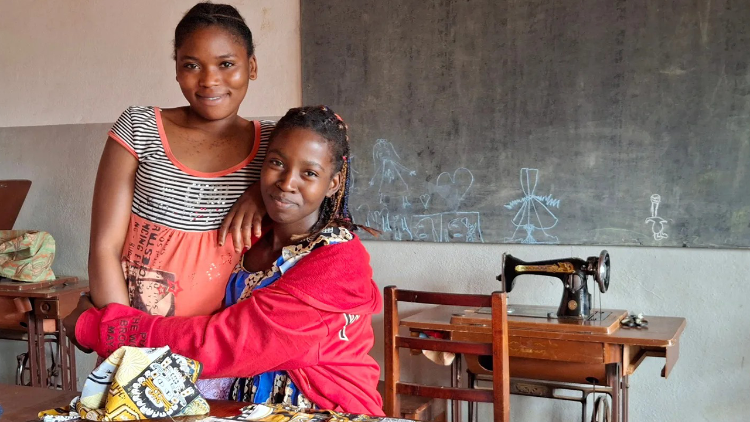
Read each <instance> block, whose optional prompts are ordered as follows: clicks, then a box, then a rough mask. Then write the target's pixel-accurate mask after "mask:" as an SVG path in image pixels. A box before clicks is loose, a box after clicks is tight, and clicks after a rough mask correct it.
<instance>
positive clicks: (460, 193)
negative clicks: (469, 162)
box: [427, 167, 474, 211]
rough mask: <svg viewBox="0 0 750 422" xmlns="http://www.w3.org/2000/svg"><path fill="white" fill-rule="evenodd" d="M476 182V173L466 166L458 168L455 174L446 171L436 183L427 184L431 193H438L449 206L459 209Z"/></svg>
mask: <svg viewBox="0 0 750 422" xmlns="http://www.w3.org/2000/svg"><path fill="white" fill-rule="evenodd" d="M473 184H474V175H473V174H472V173H471V171H469V169H466V168H464V167H461V168H458V169H456V171H454V172H453V174H451V173H449V172H447V171H444V172H442V173H440V175H438V177H437V179H435V183H430V184H428V185H427V189H428V190H429V192H430V195H434V194H437V195H439V196H440V197H441V198H443V199H444V200H445V202H446V203H447V204H448V208H449V209H451V210H454V211H455V210H457V209H458V207H459V206H460V205H461V202H462V201H463V200H464V198H465V197H466V194H467V193H468V192H469V189H471V186H472V185H473Z"/></svg>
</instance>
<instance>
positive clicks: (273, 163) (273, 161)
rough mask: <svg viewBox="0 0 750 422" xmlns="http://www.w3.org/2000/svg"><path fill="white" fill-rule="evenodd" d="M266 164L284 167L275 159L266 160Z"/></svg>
mask: <svg viewBox="0 0 750 422" xmlns="http://www.w3.org/2000/svg"><path fill="white" fill-rule="evenodd" d="M268 164H270V165H272V166H276V167H284V163H282V162H281V160H278V159H276V158H271V159H269V160H268Z"/></svg>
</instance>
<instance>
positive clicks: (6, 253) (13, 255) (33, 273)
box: [0, 230, 55, 283]
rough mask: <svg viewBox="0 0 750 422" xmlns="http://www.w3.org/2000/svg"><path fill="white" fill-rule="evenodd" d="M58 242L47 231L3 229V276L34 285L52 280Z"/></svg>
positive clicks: (0, 240)
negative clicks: (56, 243)
mask: <svg viewBox="0 0 750 422" xmlns="http://www.w3.org/2000/svg"><path fill="white" fill-rule="evenodd" d="M54 260H55V239H53V238H52V235H51V234H49V233H47V232H39V231H24V230H0V277H5V278H9V279H11V280H15V281H24V282H27V283H33V282H37V281H45V280H52V279H54V278H55V274H54V273H53V272H52V262H53V261H54Z"/></svg>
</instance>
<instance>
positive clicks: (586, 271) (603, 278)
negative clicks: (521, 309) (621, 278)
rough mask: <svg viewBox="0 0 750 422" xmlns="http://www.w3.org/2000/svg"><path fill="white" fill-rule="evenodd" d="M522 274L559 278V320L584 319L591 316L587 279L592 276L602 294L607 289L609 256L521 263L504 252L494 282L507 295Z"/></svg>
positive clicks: (605, 254) (605, 252)
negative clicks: (560, 284) (500, 286)
mask: <svg viewBox="0 0 750 422" xmlns="http://www.w3.org/2000/svg"><path fill="white" fill-rule="evenodd" d="M524 274H534V275H544V276H551V277H556V278H559V279H560V280H561V281H562V282H563V286H564V289H563V297H562V300H561V301H560V307H559V308H558V309H557V317H558V318H573V319H587V318H589V316H591V294H590V293H589V289H588V277H589V276H594V280H596V283H597V284H598V285H599V290H600V291H601V292H602V293H605V292H606V291H607V289H608V288H609V253H607V251H602V253H601V254H599V256H598V257H597V256H590V257H588V258H587V259H586V260H583V259H581V258H562V259H550V260H547V261H536V262H524V261H521V260H520V259H518V258H515V257H513V256H512V255H510V254H507V253H504V254H503V258H502V272H501V273H500V275H499V276H497V279H498V280H499V281H500V282H501V283H502V285H503V288H504V290H505V291H506V292H508V293H510V291H511V290H513V286H514V285H515V283H516V277H518V276H520V275H524Z"/></svg>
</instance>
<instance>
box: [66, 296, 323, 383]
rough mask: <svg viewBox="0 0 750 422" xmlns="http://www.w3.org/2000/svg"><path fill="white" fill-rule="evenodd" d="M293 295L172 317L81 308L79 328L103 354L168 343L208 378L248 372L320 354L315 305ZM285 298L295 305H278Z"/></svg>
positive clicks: (119, 308) (284, 366)
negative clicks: (207, 313) (206, 313)
mask: <svg viewBox="0 0 750 422" xmlns="http://www.w3.org/2000/svg"><path fill="white" fill-rule="evenodd" d="M295 301H296V299H294V298H293V297H291V296H286V297H281V298H280V299H279V298H278V297H277V298H275V299H274V300H273V302H272V303H268V304H264V303H257V302H256V301H255V300H254V298H249V299H247V300H245V301H243V302H240V303H239V304H237V305H234V306H231V307H229V308H227V309H225V310H224V311H222V312H220V313H218V314H214V315H211V316H199V317H169V318H165V317H161V316H154V315H148V314H146V313H143V312H140V311H138V310H136V309H133V308H129V307H124V306H120V305H111V306H108V307H106V308H104V309H101V310H96V309H90V310H88V311H86V312H85V313H83V314H82V315H81V318H80V319H79V320H78V324H77V325H76V330H75V331H76V333H75V334H76V338H77V340H78V342H79V343H80V344H81V345H82V346H83V347H86V348H91V349H93V350H94V351H96V352H97V353H98V354H99V355H100V356H108V355H109V354H111V353H112V352H113V351H115V350H117V349H118V348H119V347H121V346H136V347H162V346H169V347H170V348H171V349H172V350H173V351H174V352H176V353H179V354H181V355H183V356H186V357H189V358H191V359H195V360H197V361H199V362H201V363H202V364H203V376H205V377H207V378H213V377H224V376H232V377H247V376H252V375H256V374H259V373H261V372H266V371H270V370H275V369H293V367H294V366H299V365H301V362H302V361H303V360H304V359H306V358H305V356H313V357H315V358H316V357H317V355H316V354H315V353H310V351H311V350H313V349H314V346H315V345H316V344H318V342H319V341H320V338H322V337H323V336H325V335H327V328H326V326H325V324H324V323H323V322H322V320H321V318H320V315H319V314H318V313H317V311H315V310H314V309H312V308H309V307H308V308H307V309H301V308H300V306H299V304H298V303H293V302H295ZM287 304H289V305H292V306H291V307H290V308H291V309H295V311H294V312H284V311H283V310H279V309H284V305H287ZM290 308H287V309H290ZM281 351H283V352H281ZM305 362H306V363H305V364H309V363H311V362H307V361H305Z"/></svg>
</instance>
